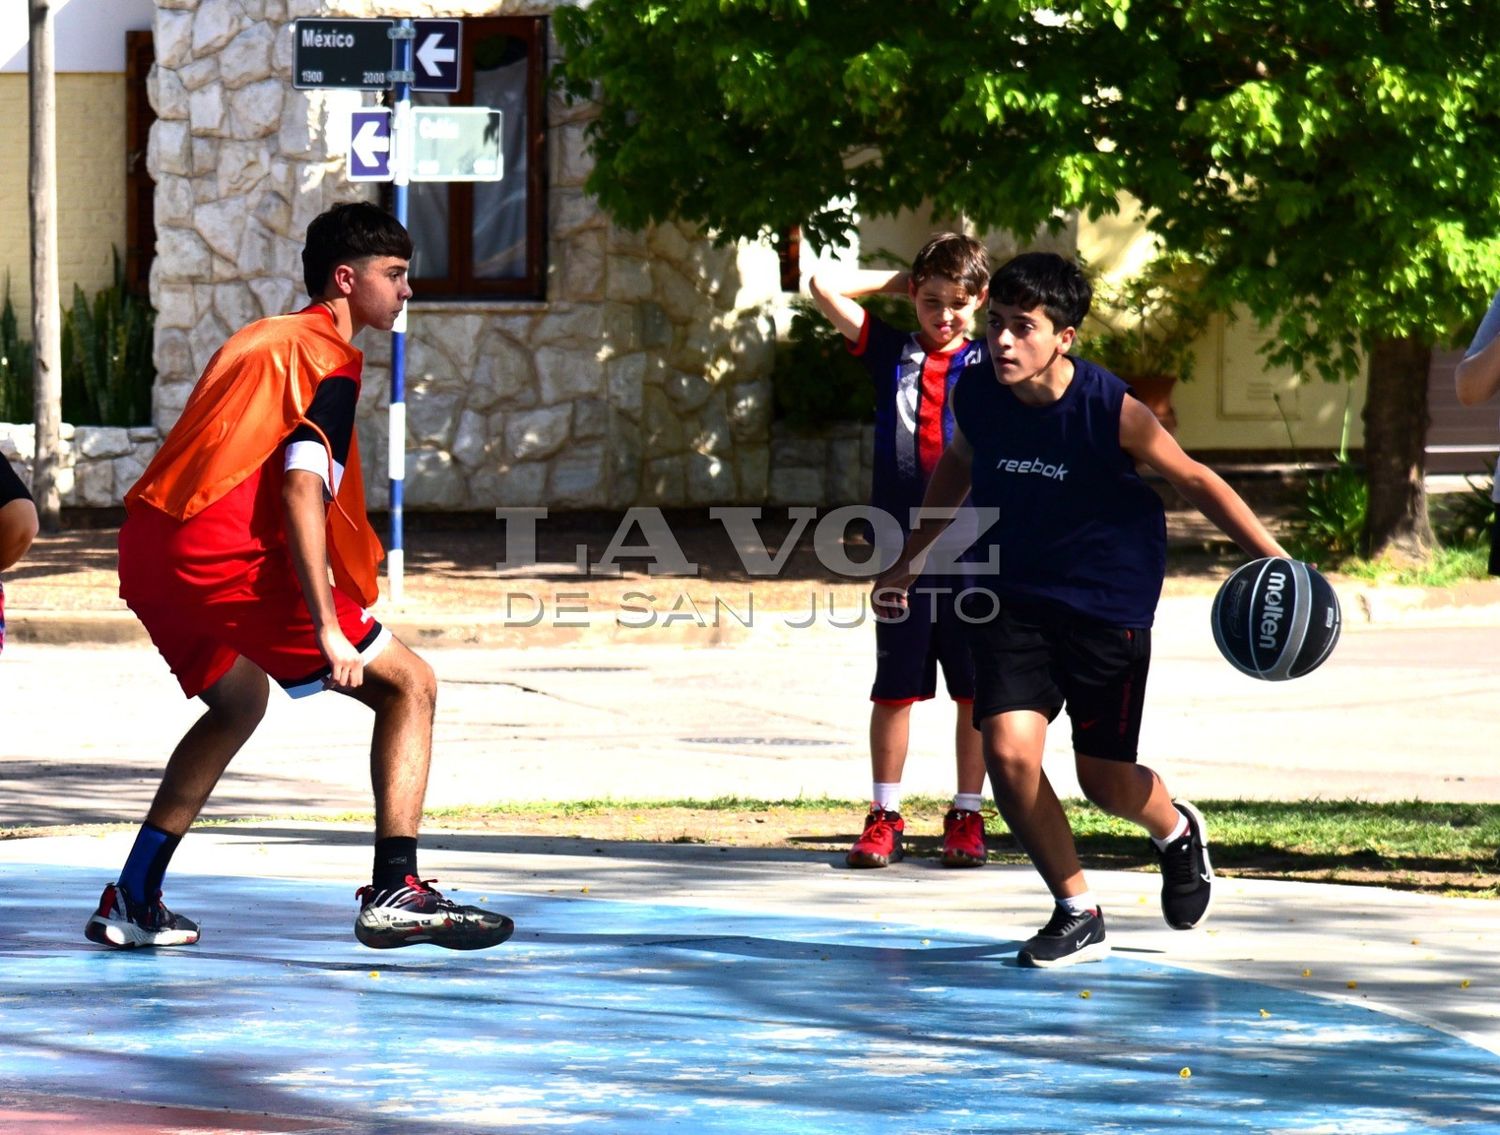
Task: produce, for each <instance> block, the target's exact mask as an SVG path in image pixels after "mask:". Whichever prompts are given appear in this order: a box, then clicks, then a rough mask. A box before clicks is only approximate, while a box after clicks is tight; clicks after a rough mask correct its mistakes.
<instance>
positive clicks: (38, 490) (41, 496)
mask: <svg viewBox="0 0 1500 1135" xmlns="http://www.w3.org/2000/svg"><path fill="white" fill-rule="evenodd" d="M30 3H31V38H30V44H29V48H30V50H29V52H28V55H29V60H30V66H29V79H30V93H31V178H30V182H31V184H30V189H31V341H32V344H33V358H34V360H35V361H34V362H33V364H32V367H33V369H32V390H33V392H34V394H35V400H36V418H35V428H36V433H35V450H34V458H33V460H32V465H31V495H32V497H33V498H34V499H35V501H36V511H37V517H38V520H39V521H40V523H41V526H42V529H43V530H44V531H48V532H55V531H56V530H57V528H58V524H59V513H60V510H61V506H62V501H61V496H60V495H59V493H58V491H57V472H58V452H59V449H60V442H61V433H62V429H61V427H62V328H61V326H60V324H61V320H62V306H61V288H60V286H59V284H58V274H57V91H56V87H57V83H56V79H55V76H54V67H53V59H54V48H53V42H52V40H53V20H52V3H53V0H30Z"/></svg>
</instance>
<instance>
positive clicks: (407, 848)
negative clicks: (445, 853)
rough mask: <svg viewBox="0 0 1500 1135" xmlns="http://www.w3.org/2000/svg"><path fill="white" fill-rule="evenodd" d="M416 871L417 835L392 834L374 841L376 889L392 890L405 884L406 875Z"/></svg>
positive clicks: (374, 882) (413, 873)
mask: <svg viewBox="0 0 1500 1135" xmlns="http://www.w3.org/2000/svg"><path fill="white" fill-rule="evenodd" d="M416 873H417V837H416V836H403V835H393V836H386V837H385V838H384V839H377V840H376V841H375V873H374V876H373V878H372V880H371V882H372V883H373V884H374V886H375V890H376V891H394V890H396V889H397V888H399V887H404V886H405V885H406V877H407V876H408V875H415V874H416Z"/></svg>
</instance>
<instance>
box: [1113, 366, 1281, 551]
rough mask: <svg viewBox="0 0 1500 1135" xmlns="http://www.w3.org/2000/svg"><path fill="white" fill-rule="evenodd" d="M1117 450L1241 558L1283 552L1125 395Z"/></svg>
mask: <svg viewBox="0 0 1500 1135" xmlns="http://www.w3.org/2000/svg"><path fill="white" fill-rule="evenodd" d="M1120 446H1121V448H1122V449H1124V450H1125V451H1126V452H1127V453H1129V454H1130V455H1131V456H1132V457H1134V458H1135V459H1136V460H1137V461H1141V462H1144V463H1145V464H1147V465H1149V466H1151V468H1153V469H1155V470H1156V471H1157V472H1158V473H1160V474H1161V475H1162V476H1163V477H1165V478H1166V479H1167V481H1168V482H1169V483H1170V484H1171V485H1172V487H1173V488H1175V489H1176V490H1177V491H1178V492H1179V493H1181V494H1182V495H1183V496H1184V497H1186V498H1187V499H1188V500H1189V501H1190V502H1191V503H1192V504H1193V506H1194V507H1196V508H1197V509H1198V511H1199V512H1201V513H1202V514H1203V515H1204V516H1206V517H1208V519H1209V520H1212V521H1213V522H1214V523H1215V524H1216V525H1218V527H1219V529H1220V530H1221V531H1222V532H1223V533H1224V534H1225V535H1227V536H1228V537H1229V538H1230V539H1231V540H1233V541H1234V542H1235V543H1236V544H1238V545H1239V546H1240V547H1241V548H1242V549H1243V550H1244V551H1245V553H1246V554H1247V555H1251V556H1286V555H1288V554H1289V553H1288V552H1287V550H1286V549H1285V548H1283V547H1282V546H1281V545H1280V544H1278V543H1277V542H1276V538H1275V537H1274V536H1272V535H1271V533H1270V532H1268V531H1267V530H1266V526H1265V525H1264V524H1262V523H1261V522H1260V518H1259V517H1257V516H1256V515H1255V513H1254V512H1252V511H1251V510H1250V506H1249V505H1247V504H1246V503H1245V502H1244V500H1243V499H1242V498H1241V497H1240V494H1239V493H1237V492H1235V491H1234V489H1232V488H1231V487H1230V486H1229V484H1228V482H1226V481H1225V480H1224V478H1223V477H1221V476H1219V475H1218V474H1217V473H1215V472H1214V471H1213V470H1212V469H1210V468H1209V467H1208V466H1207V465H1204V464H1203V463H1202V462H1201V461H1195V460H1194V459H1193V458H1191V457H1189V456H1188V455H1187V454H1186V453H1184V452H1183V451H1182V446H1180V445H1178V444H1177V439H1176V438H1174V437H1173V436H1172V435H1171V434H1169V433H1168V432H1167V431H1166V430H1165V429H1163V428H1162V424H1161V423H1160V422H1158V421H1157V420H1156V415H1155V414H1153V413H1152V412H1151V411H1150V410H1149V409H1147V408H1146V404H1145V403H1144V402H1142V401H1140V400H1139V399H1137V398H1131V397H1128V396H1127V397H1126V399H1125V404H1124V406H1122V407H1121V409H1120Z"/></svg>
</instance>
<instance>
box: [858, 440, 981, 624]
mask: <svg viewBox="0 0 1500 1135" xmlns="http://www.w3.org/2000/svg"><path fill="white" fill-rule="evenodd" d="M973 468H974V450H973V448H972V447H971V446H970V445H969V439H968V438H966V437H964V435H963V431H961V430H960V429H959V428H958V426H957V425H955V426H954V427H953V439H952V440H951V441H950V442H949V443H948V448H947V449H945V450H943V456H942V457H940V458H938V463H937V466H936V468H934V469H933V471H932V477H931V479H930V480H929V481H928V482H927V492H926V493H925V494H924V495H923V497H922V508H923V510H924V512H926V511H928V510H930V511H931V512H932V513H933V514H934V515H933V516H930V517H927V516H924V517H923V519H922V521H921V522H920V523H919V524H918V525H917V526H916V527H915V528H913V529H912V530H911V535H909V536H908V537H907V538H906V544H905V546H904V547H903V548H902V549H901V555H900V556H898V557H897V559H896V562H895V563H894V564H892V565H891V566H890V567H888V568H887V569H886V570H885V571H883V572H881V573H880V574H879V575H878V576H876V577H875V585H874V588H873V591H872V597H871V601H872V603H873V604H874V607H875V613H876V614H877V615H879V616H882V617H885V618H892V617H895V615H896V614H897V613H898V612H899V611H900V610H901V609H902V608H903V607H905V606H906V592H907V590H908V589H909V588H910V587H911V585H912V581H914V580H915V579H916V578H917V576H918V575H920V574H921V562H922V558H923V557H924V556H925V555H926V554H927V550H928V549H929V548H930V547H932V545H933V543H934V542H935V541H936V540H937V538H938V537H939V536H941V535H942V534H943V532H944V531H945V530H946V529H947V527H948V525H949V524H951V523H952V522H953V513H954V512H955V511H956V510H957V509H958V507H959V506H960V505H962V504H963V503H964V498H965V497H967V496H968V495H969V484H970V481H971V479H972V473H973Z"/></svg>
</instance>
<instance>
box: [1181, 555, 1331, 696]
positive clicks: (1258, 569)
mask: <svg viewBox="0 0 1500 1135" xmlns="http://www.w3.org/2000/svg"><path fill="white" fill-rule="evenodd" d="M1210 618H1211V621H1212V623H1213V629H1214V643H1215V645H1217V646H1218V648H1219V653H1221V654H1222V655H1224V657H1225V658H1227V659H1228V660H1229V664H1230V665H1231V666H1233V667H1234V668H1235V669H1236V670H1238V671H1240V673H1242V674H1249V675H1250V676H1251V677H1252V678H1261V679H1263V680H1264V681H1267V682H1284V681H1286V679H1288V678H1300V677H1302V676H1303V675H1304V674H1309V673H1311V672H1312V671H1314V670H1316V669H1317V668H1318V667H1319V666H1321V665H1322V664H1323V660H1324V659H1325V658H1327V657H1328V656H1329V654H1331V653H1332V652H1333V647H1334V644H1335V643H1337V642H1338V640H1339V598H1338V596H1337V595H1335V594H1334V591H1333V588H1332V587H1330V586H1329V584H1328V581H1327V580H1326V579H1324V578H1323V577H1322V575H1320V574H1319V573H1318V570H1317V569H1316V568H1314V567H1312V566H1310V565H1308V564H1305V563H1302V562H1301V561H1300V560H1292V559H1284V558H1282V557H1280V556H1276V557H1270V558H1267V559H1260V560H1252V561H1251V562H1250V563H1248V564H1245V565H1244V566H1243V567H1241V568H1238V569H1236V571H1235V572H1234V574H1233V575H1231V576H1230V577H1229V578H1228V579H1226V580H1225V581H1224V583H1223V586H1221V587H1220V588H1219V593H1218V594H1217V595H1216V596H1214V606H1213V612H1212V614H1211V616H1210Z"/></svg>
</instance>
